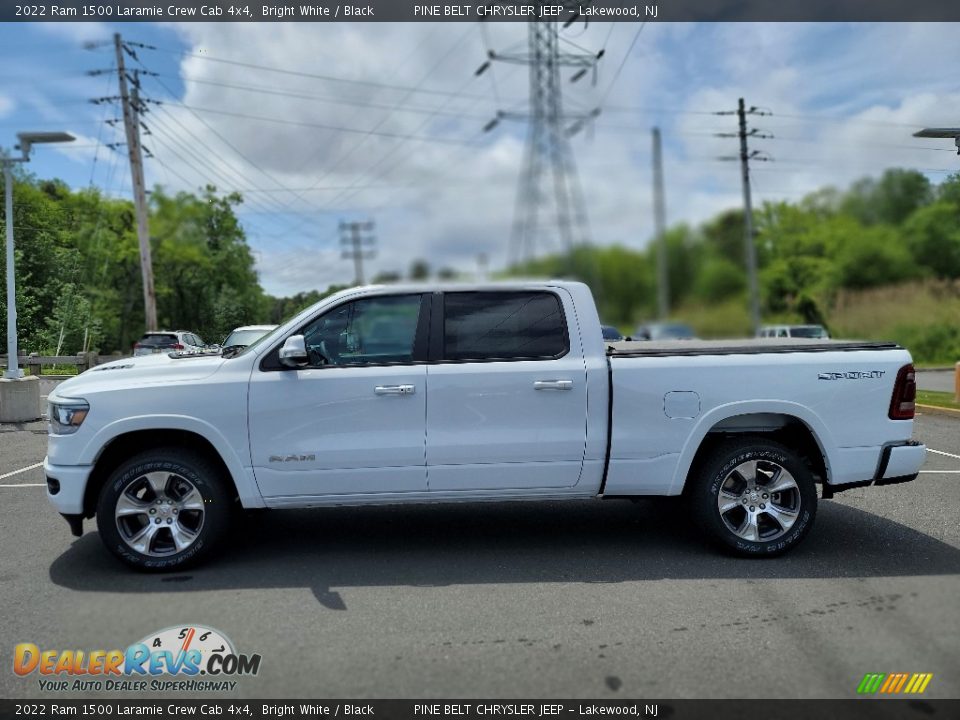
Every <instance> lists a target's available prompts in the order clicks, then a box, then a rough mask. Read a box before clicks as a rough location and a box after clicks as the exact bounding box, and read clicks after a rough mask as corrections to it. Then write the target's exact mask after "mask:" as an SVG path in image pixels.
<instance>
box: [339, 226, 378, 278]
mask: <svg viewBox="0 0 960 720" xmlns="http://www.w3.org/2000/svg"><path fill="white" fill-rule="evenodd" d="M372 232H373V220H367V221H366V222H342V221H341V223H340V247H341V249H342V257H343V259H344V260H353V267H354V273H355V274H354V281H353V282H354V285H363V261H364V260H365V259H369V258H372V257H374V256H376V254H377V251H376V248H375V245H376V243H377V239H376V237H375V236H374V235H372V234H371V233H372Z"/></svg>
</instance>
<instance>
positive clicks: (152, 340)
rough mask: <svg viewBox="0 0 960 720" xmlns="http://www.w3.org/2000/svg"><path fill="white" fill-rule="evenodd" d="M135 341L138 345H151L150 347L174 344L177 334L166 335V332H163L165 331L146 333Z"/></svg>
mask: <svg viewBox="0 0 960 720" xmlns="http://www.w3.org/2000/svg"><path fill="white" fill-rule="evenodd" d="M137 343H138V344H139V345H143V346H147V345H149V346H151V347H153V346H166V345H176V344H177V336H176V335H168V334H165V333H154V334H148V335H144V336H143V337H142V338H140V340H138V341H137Z"/></svg>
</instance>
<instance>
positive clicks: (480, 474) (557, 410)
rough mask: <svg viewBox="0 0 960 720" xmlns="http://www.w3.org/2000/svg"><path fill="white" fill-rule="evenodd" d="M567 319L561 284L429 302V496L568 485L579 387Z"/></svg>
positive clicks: (449, 295)
mask: <svg viewBox="0 0 960 720" xmlns="http://www.w3.org/2000/svg"><path fill="white" fill-rule="evenodd" d="M438 310H439V312H438ZM575 317H576V316H575V313H574V311H573V301H572V299H571V297H570V295H569V293H567V292H566V291H565V290H563V289H560V288H557V289H545V288H537V289H531V290H522V291H501V290H483V291H470V292H446V293H443V294H442V295H440V294H438V295H437V296H435V297H434V312H433V320H432V323H431V325H432V328H431V334H430V335H431V340H430V355H431V362H430V364H429V365H428V367H427V388H428V390H427V483H428V487H429V489H430V491H438V492H450V491H459V490H462V491H483V490H497V489H518V490H521V489H525V490H531V489H536V488H545V489H546V488H566V487H573V486H575V485H576V484H577V482H578V481H579V478H580V473H581V469H582V466H583V459H584V447H585V443H586V432H587V430H586V427H587V384H586V366H585V362H584V355H583V349H582V346H581V343H580V334H579V328H578V326H577V325H576V321H575ZM570 322H572V323H573V324H572V325H568V323H570Z"/></svg>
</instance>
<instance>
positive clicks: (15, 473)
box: [0, 462, 43, 480]
mask: <svg viewBox="0 0 960 720" xmlns="http://www.w3.org/2000/svg"><path fill="white" fill-rule="evenodd" d="M38 467H43V463H42V462H38V463H36V464H34V465H28V466H27V467H25V468H20V469H19V470H14V471H13V472H8V473H6V474H4V475H0V480H6V479H7V478H8V477H13V476H14V475H19V474H20V473H23V472H26V471H27V470H35V469H37V468H38Z"/></svg>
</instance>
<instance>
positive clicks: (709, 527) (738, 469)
mask: <svg viewBox="0 0 960 720" xmlns="http://www.w3.org/2000/svg"><path fill="white" fill-rule="evenodd" d="M688 496H689V500H690V502H691V505H692V510H693V514H694V517H695V518H696V520H697V524H698V525H699V526H700V527H701V528H702V529H703V530H704V531H706V533H707V535H708V536H709V537H710V538H711V539H712V540H713V541H714V542H716V543H718V544H719V545H721V546H722V547H724V548H726V549H727V550H729V551H732V552H733V553H735V554H737V555H741V556H747V557H757V556H765V557H770V556H775V555H781V554H783V553H785V552H787V551H788V550H790V549H791V548H793V547H794V546H796V545H797V544H799V542H800V541H801V540H802V539H803V538H804V536H805V535H806V534H807V533H808V532H809V531H810V528H811V526H812V525H813V520H814V518H815V517H816V514H817V489H816V484H815V483H814V480H813V475H812V474H811V472H810V469H809V468H808V467H807V465H806V463H805V462H804V461H803V459H802V458H800V457H799V456H798V455H797V454H796V453H794V452H792V451H791V450H789V449H787V448H786V447H784V446H783V445H781V444H779V443H776V442H773V441H770V440H766V439H763V438H759V437H745V438H740V439H733V440H727V441H725V442H723V443H721V444H719V445H717V446H716V447H714V448H713V449H712V450H711V451H710V452H709V453H708V455H707V456H706V457H705V458H704V459H703V461H702V462H701V463H700V464H699V467H698V469H697V470H696V471H695V472H694V475H693V476H692V477H691V478H690V487H689V491H688Z"/></svg>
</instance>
